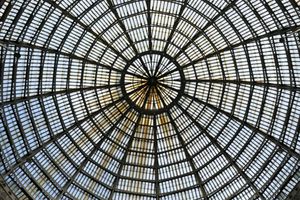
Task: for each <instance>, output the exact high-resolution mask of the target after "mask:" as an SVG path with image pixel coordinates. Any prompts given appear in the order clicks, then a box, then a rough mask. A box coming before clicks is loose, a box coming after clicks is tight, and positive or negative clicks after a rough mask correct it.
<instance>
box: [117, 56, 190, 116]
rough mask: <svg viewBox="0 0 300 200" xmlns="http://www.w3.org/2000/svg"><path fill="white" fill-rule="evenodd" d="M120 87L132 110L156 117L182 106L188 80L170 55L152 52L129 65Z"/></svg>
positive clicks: (126, 67) (136, 58) (135, 58)
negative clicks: (176, 105) (181, 100)
mask: <svg viewBox="0 0 300 200" xmlns="http://www.w3.org/2000/svg"><path fill="white" fill-rule="evenodd" d="M170 72H171V73H170ZM120 84H121V88H122V93H123V96H124V97H125V98H126V101H127V102H128V104H129V105H130V106H131V107H133V108H134V109H135V110H137V111H138V112H140V113H142V114H148V115H153V114H160V113H163V112H167V111H169V110H170V109H171V108H172V107H173V106H174V105H175V104H177V103H178V101H179V100H180V98H181V96H182V93H183V91H184V87H185V77H184V73H183V71H182V69H181V66H180V65H179V64H178V62H177V61H176V60H174V59H173V58H172V57H171V56H170V55H167V54H165V53H163V52H158V51H151V52H150V51H148V52H143V53H141V54H138V55H137V56H135V57H134V58H133V59H131V60H130V61H129V62H128V64H127V65H126V66H125V68H124V69H123V73H122V76H121V81H120ZM132 91H135V92H134V93H132ZM128 93H131V95H128Z"/></svg>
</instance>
